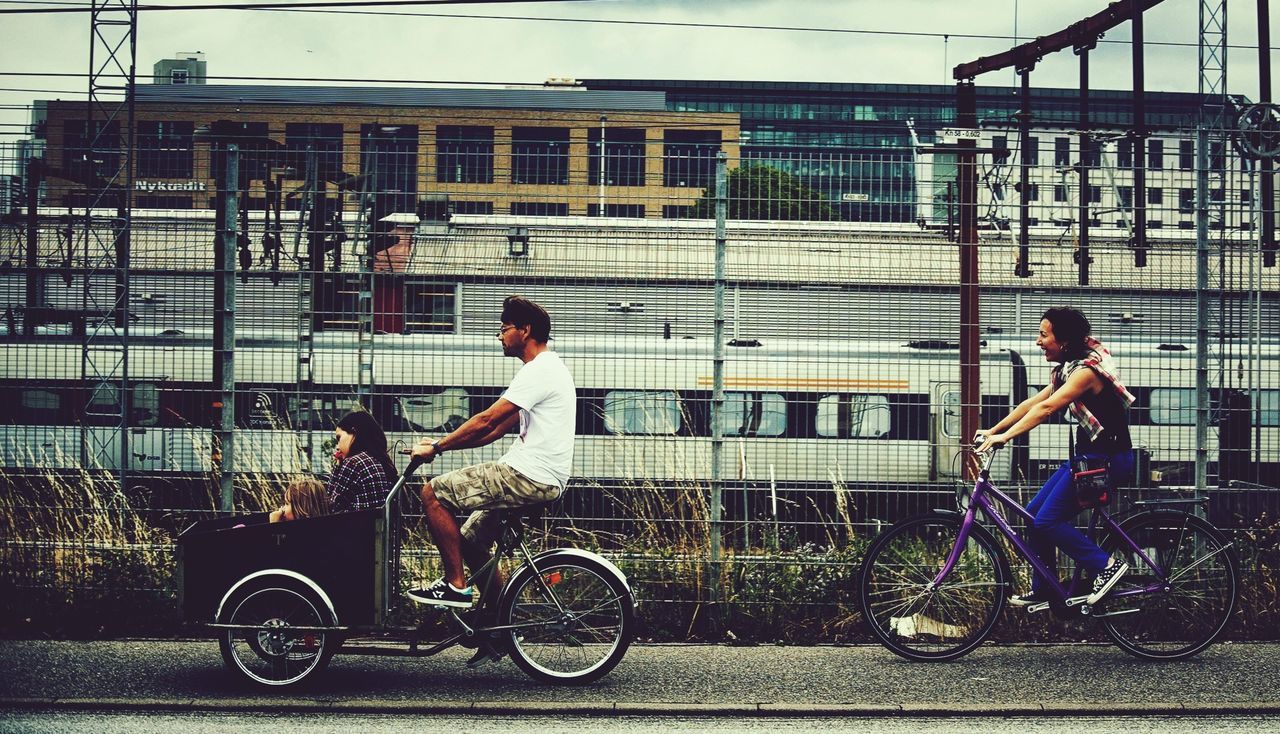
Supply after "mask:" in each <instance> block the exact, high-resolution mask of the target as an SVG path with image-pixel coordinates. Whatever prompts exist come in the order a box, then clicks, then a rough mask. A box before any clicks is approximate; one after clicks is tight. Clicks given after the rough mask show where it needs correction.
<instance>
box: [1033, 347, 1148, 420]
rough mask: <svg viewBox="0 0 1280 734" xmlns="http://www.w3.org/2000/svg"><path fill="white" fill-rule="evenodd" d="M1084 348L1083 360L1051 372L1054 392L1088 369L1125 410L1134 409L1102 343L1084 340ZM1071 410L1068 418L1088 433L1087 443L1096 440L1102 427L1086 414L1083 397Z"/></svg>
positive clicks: (1093, 417) (1129, 396) (1093, 416)
mask: <svg viewBox="0 0 1280 734" xmlns="http://www.w3.org/2000/svg"><path fill="white" fill-rule="evenodd" d="M1084 346H1085V349H1086V350H1088V351H1086V352H1085V355H1084V357H1082V358H1080V359H1073V360H1071V361H1069V362H1064V363H1062V364H1060V365H1058V366H1057V367H1054V368H1053V389H1054V390H1057V389H1058V388H1059V387H1062V385H1064V384H1065V383H1066V381H1067V378H1069V377H1071V375H1072V373H1074V372H1075V371H1076V370H1079V369H1082V368H1087V369H1092V370H1093V371H1094V372H1095V373H1097V375H1098V376H1099V377H1101V378H1102V379H1103V380H1104V381H1106V383H1107V384H1108V385H1110V387H1111V390H1112V391H1113V392H1115V394H1116V397H1118V398H1120V401H1121V402H1122V403H1123V404H1124V406H1125V407H1126V408H1127V407H1129V406H1130V405H1133V401H1134V400H1136V398H1134V397H1133V393H1131V392H1129V390H1128V389H1127V388H1126V387H1125V386H1124V383H1123V382H1121V381H1120V371H1119V370H1118V369H1117V368H1116V362H1115V359H1113V358H1112V357H1111V352H1109V351H1107V348H1106V347H1104V346H1102V342H1100V341H1098V340H1097V339H1094V338H1093V337H1089V338H1087V339H1085V342H1084ZM1070 409H1071V415H1073V416H1075V418H1076V420H1077V421H1078V422H1079V423H1080V425H1082V426H1084V427H1085V430H1087V431H1088V432H1089V439H1090V440H1093V439H1095V438H1097V437H1098V434H1100V433H1102V429H1103V425H1102V423H1101V422H1100V421H1099V420H1098V417H1097V416H1095V415H1094V414H1093V411H1091V410H1089V408H1088V406H1086V405H1085V404H1084V399H1083V397H1082V398H1081V399H1079V400H1075V401H1073V402H1072V403H1071V406H1070Z"/></svg>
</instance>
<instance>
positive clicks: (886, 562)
mask: <svg viewBox="0 0 1280 734" xmlns="http://www.w3.org/2000/svg"><path fill="white" fill-rule="evenodd" d="M960 524H961V518H960V517H959V516H954V515H941V514H936V515H923V516H920V517H914V518H910V519H907V520H904V521H902V522H901V523H898V524H897V525H894V526H893V527H892V528H890V529H889V530H887V531H886V532H885V533H884V534H883V535H881V536H880V537H879V538H877V539H876V540H875V541H874V542H872V544H871V547H870V549H868V551H867V557H866V560H865V561H863V565H862V570H861V573H860V574H859V585H860V587H861V588H860V592H859V600H860V602H861V605H862V615H863V618H864V619H866V620H867V624H868V625H869V626H870V627H871V632H872V633H873V634H874V635H875V636H876V638H877V639H879V640H880V642H881V643H882V644H883V645H884V646H885V647H887V648H889V649H890V650H892V651H893V652H895V653H897V654H898V655H901V656H902V657H904V658H907V659H909V660H951V659H954V658H958V657H960V656H961V655H964V654H965V653H968V652H969V651H971V650H973V649H974V648H975V647H977V646H978V645H980V644H982V641H983V640H984V639H986V638H987V635H989V634H990V633H991V629H992V627H994V626H995V623H996V619H997V618H999V616H1000V612H1001V610H1003V609H1004V603H1005V596H1006V592H1007V588H1008V585H1009V578H1008V575H1009V574H1008V568H1007V565H1006V563H1005V562H1004V558H1003V556H1001V555H1000V551H999V549H998V548H997V546H996V543H995V539H994V538H992V537H991V535H990V533H988V532H987V531H986V530H984V529H982V528H981V527H979V526H977V525H974V526H973V528H972V531H971V532H970V534H969V537H968V539H967V540H966V541H965V544H964V547H963V548H962V549H961V553H960V557H959V558H958V559H957V561H956V564H955V567H954V568H952V570H951V573H950V574H948V575H947V577H946V578H944V579H943V580H942V582H941V583H939V584H937V585H936V586H935V585H934V584H933V580H934V578H935V577H936V576H937V575H938V572H939V571H941V570H942V568H943V566H944V565H945V564H946V560H947V557H948V556H949V555H950V553H951V549H952V548H953V547H954V546H955V543H956V539H957V538H958V537H959V533H960Z"/></svg>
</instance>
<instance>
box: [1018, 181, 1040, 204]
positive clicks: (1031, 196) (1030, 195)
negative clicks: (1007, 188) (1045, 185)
mask: <svg viewBox="0 0 1280 734" xmlns="http://www.w3.org/2000/svg"><path fill="white" fill-rule="evenodd" d="M1022 186H1023V187H1025V188H1026V190H1027V201H1040V184H1022Z"/></svg>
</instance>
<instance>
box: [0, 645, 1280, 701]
mask: <svg viewBox="0 0 1280 734" xmlns="http://www.w3.org/2000/svg"><path fill="white" fill-rule="evenodd" d="M467 652H468V651H465V650H458V649H455V650H450V651H446V652H445V653H443V654H441V655H439V656H437V657H433V658H416V657H414V658H411V657H399V656H396V657H386V656H368V655H342V654H340V655H339V656H338V657H336V658H335V659H334V661H333V663H332V664H331V666H330V668H329V669H328V670H327V671H325V672H323V673H322V674H320V675H319V676H318V677H317V678H316V679H314V680H313V681H308V683H307V684H306V685H305V687H303V688H301V689H299V690H293V689H290V690H287V691H277V690H268V691H260V690H255V689H251V688H247V687H246V686H244V685H243V684H241V683H240V682H239V681H238V680H237V679H236V678H234V677H233V676H232V675H231V674H230V673H228V672H227V671H225V670H224V669H223V667H222V660H221V658H220V656H219V654H218V650H217V645H216V644H215V643H213V642H211V641H209V640H188V641H174V640H131V641H107V642H66V641H59V642H48V641H13V640H8V641H0V708H16V707H24V708H62V709H99V710H100V709H112V710H130V709H133V710H156V709H161V710H234V711H255V710H263V711H274V712H279V711H282V710H298V711H304V710H306V711H330V712H333V711H351V712H383V713H392V712H398V713H404V712H419V713H438V712H457V713H466V712H469V713H493V714H497V713H536V714H547V713H549V712H558V713H563V714H574V713H576V714H606V715H625V714H645V715H655V714H679V715H726V716H748V715H757V716H759V715H766V716H767V715H787V716H797V715H799V716H823V715H862V716H874V715H915V716H922V715H947V716H956V715H962V716H963V715H1042V714H1063V715H1076V714H1091V715H1103V714H1119V715H1134V714H1164V715H1170V714H1172V715H1178V714H1195V715H1205V714H1212V713H1233V714H1244V713H1249V714H1259V713H1260V714H1269V715H1280V689H1277V688H1276V686H1275V683H1274V682H1275V681H1276V680H1280V644H1253V643H1244V644H1222V645H1217V646H1215V647H1213V648H1211V649H1210V650H1208V651H1206V652H1205V653H1204V654H1202V655H1200V656H1198V657H1196V658H1192V659H1190V660H1186V661H1181V662H1173V663H1151V662H1145V661H1141V660H1136V659H1134V658H1131V657H1129V656H1128V655H1125V654H1124V653H1122V652H1120V651H1119V650H1117V649H1115V648H1112V647H1108V646H1102V645H1017V646H999V647H994V646H988V647H983V648H981V649H979V650H977V651H975V652H974V653H972V654H970V655H969V656H967V657H965V658H962V659H961V660H958V661H955V662H951V663H940V664H922V663H910V662H907V661H904V660H900V659H898V658H896V657H895V656H893V655H892V654H890V653H889V652H887V651H885V650H883V649H882V648H879V647H875V646H854V647H835V646H818V647H787V646H766V645H761V646H744V647H736V646H725V645H637V646H634V647H633V648H632V649H631V650H630V651H629V652H628V653H627V657H626V659H624V660H623V662H622V664H621V665H619V667H618V668H617V669H616V670H615V671H614V672H613V673H611V674H610V675H609V676H607V677H606V678H605V679H603V680H602V681H600V682H598V683H596V684H594V685H591V686H586V687H581V688H556V687H547V686H543V685H540V684H537V683H535V682H533V681H532V680H530V679H529V678H527V677H526V676H524V674H522V673H521V672H520V671H519V670H518V669H517V668H516V667H515V666H514V665H512V664H511V663H510V662H508V661H504V662H502V663H499V664H496V665H491V666H489V667H487V668H482V669H480V670H475V671H471V670H467V669H466V667H465V665H463V662H464V661H465V659H466V657H467ZM1080 681H1088V683H1087V684H1082V683H1080Z"/></svg>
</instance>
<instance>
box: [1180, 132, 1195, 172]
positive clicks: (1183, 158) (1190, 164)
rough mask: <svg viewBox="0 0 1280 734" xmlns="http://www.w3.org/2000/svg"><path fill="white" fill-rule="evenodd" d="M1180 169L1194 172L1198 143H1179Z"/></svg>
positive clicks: (1183, 141)
mask: <svg viewBox="0 0 1280 734" xmlns="http://www.w3.org/2000/svg"><path fill="white" fill-rule="evenodd" d="M1178 168H1181V169H1182V170H1184V171H1194V170H1195V168H1196V143H1195V141H1194V140H1179V141H1178Z"/></svg>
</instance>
